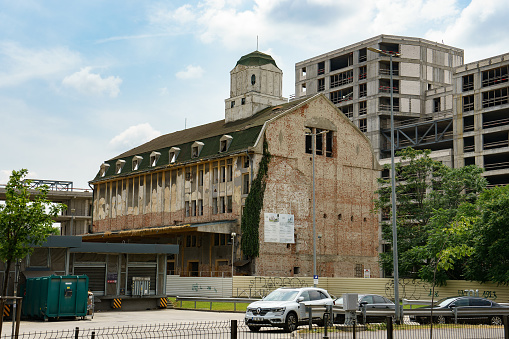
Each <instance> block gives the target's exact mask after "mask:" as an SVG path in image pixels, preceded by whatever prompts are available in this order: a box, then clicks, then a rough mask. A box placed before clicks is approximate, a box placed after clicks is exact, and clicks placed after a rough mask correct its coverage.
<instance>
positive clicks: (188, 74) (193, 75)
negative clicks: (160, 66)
mask: <svg viewBox="0 0 509 339" xmlns="http://www.w3.org/2000/svg"><path fill="white" fill-rule="evenodd" d="M204 72H205V71H204V70H203V69H202V68H201V67H200V66H193V65H189V66H187V67H186V69H185V70H184V71H180V72H177V74H175V76H176V77H177V78H179V79H186V80H187V79H198V78H201V77H202V75H203V73H204Z"/></svg>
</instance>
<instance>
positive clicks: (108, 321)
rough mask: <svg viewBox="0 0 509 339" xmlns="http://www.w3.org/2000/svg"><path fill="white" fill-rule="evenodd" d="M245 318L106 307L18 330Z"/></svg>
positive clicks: (241, 315)
mask: <svg viewBox="0 0 509 339" xmlns="http://www.w3.org/2000/svg"><path fill="white" fill-rule="evenodd" d="M235 319H236V320H238V321H239V322H240V321H244V312H238V313H233V312H207V311H203V310H200V311H195V310H179V309H161V310H147V311H109V312H97V313H95V314H94V317H93V319H92V317H91V316H87V319H85V320H81V319H79V320H75V319H60V320H49V321H43V320H23V321H21V325H20V333H33V332H47V331H58V330H72V329H75V328H76V327H79V328H80V329H86V328H104V327H119V326H137V325H155V324H168V323H178V324H183V323H196V322H217V321H226V320H235ZM11 328H12V322H11V321H7V322H4V324H3V329H2V335H5V334H7V333H11Z"/></svg>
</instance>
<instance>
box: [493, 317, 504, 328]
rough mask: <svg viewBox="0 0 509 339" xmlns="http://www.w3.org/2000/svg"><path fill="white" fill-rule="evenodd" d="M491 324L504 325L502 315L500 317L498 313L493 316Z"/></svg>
mask: <svg viewBox="0 0 509 339" xmlns="http://www.w3.org/2000/svg"><path fill="white" fill-rule="evenodd" d="M490 324H492V325H495V326H502V324H503V321H502V317H500V316H498V315H495V316H493V317H491V318H490Z"/></svg>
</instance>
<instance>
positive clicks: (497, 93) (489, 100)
mask: <svg viewBox="0 0 509 339" xmlns="http://www.w3.org/2000/svg"><path fill="white" fill-rule="evenodd" d="M508 94H509V88H508V87H505V88H498V89H495V90H491V91H486V92H483V93H482V108H488V107H492V106H499V105H505V104H507V103H509V95H508ZM473 110H474V95H465V96H464V97H463V112H469V111H473Z"/></svg>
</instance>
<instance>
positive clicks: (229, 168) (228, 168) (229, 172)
mask: <svg viewBox="0 0 509 339" xmlns="http://www.w3.org/2000/svg"><path fill="white" fill-rule="evenodd" d="M232 180H233V159H228V160H227V161H226V181H232Z"/></svg>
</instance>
